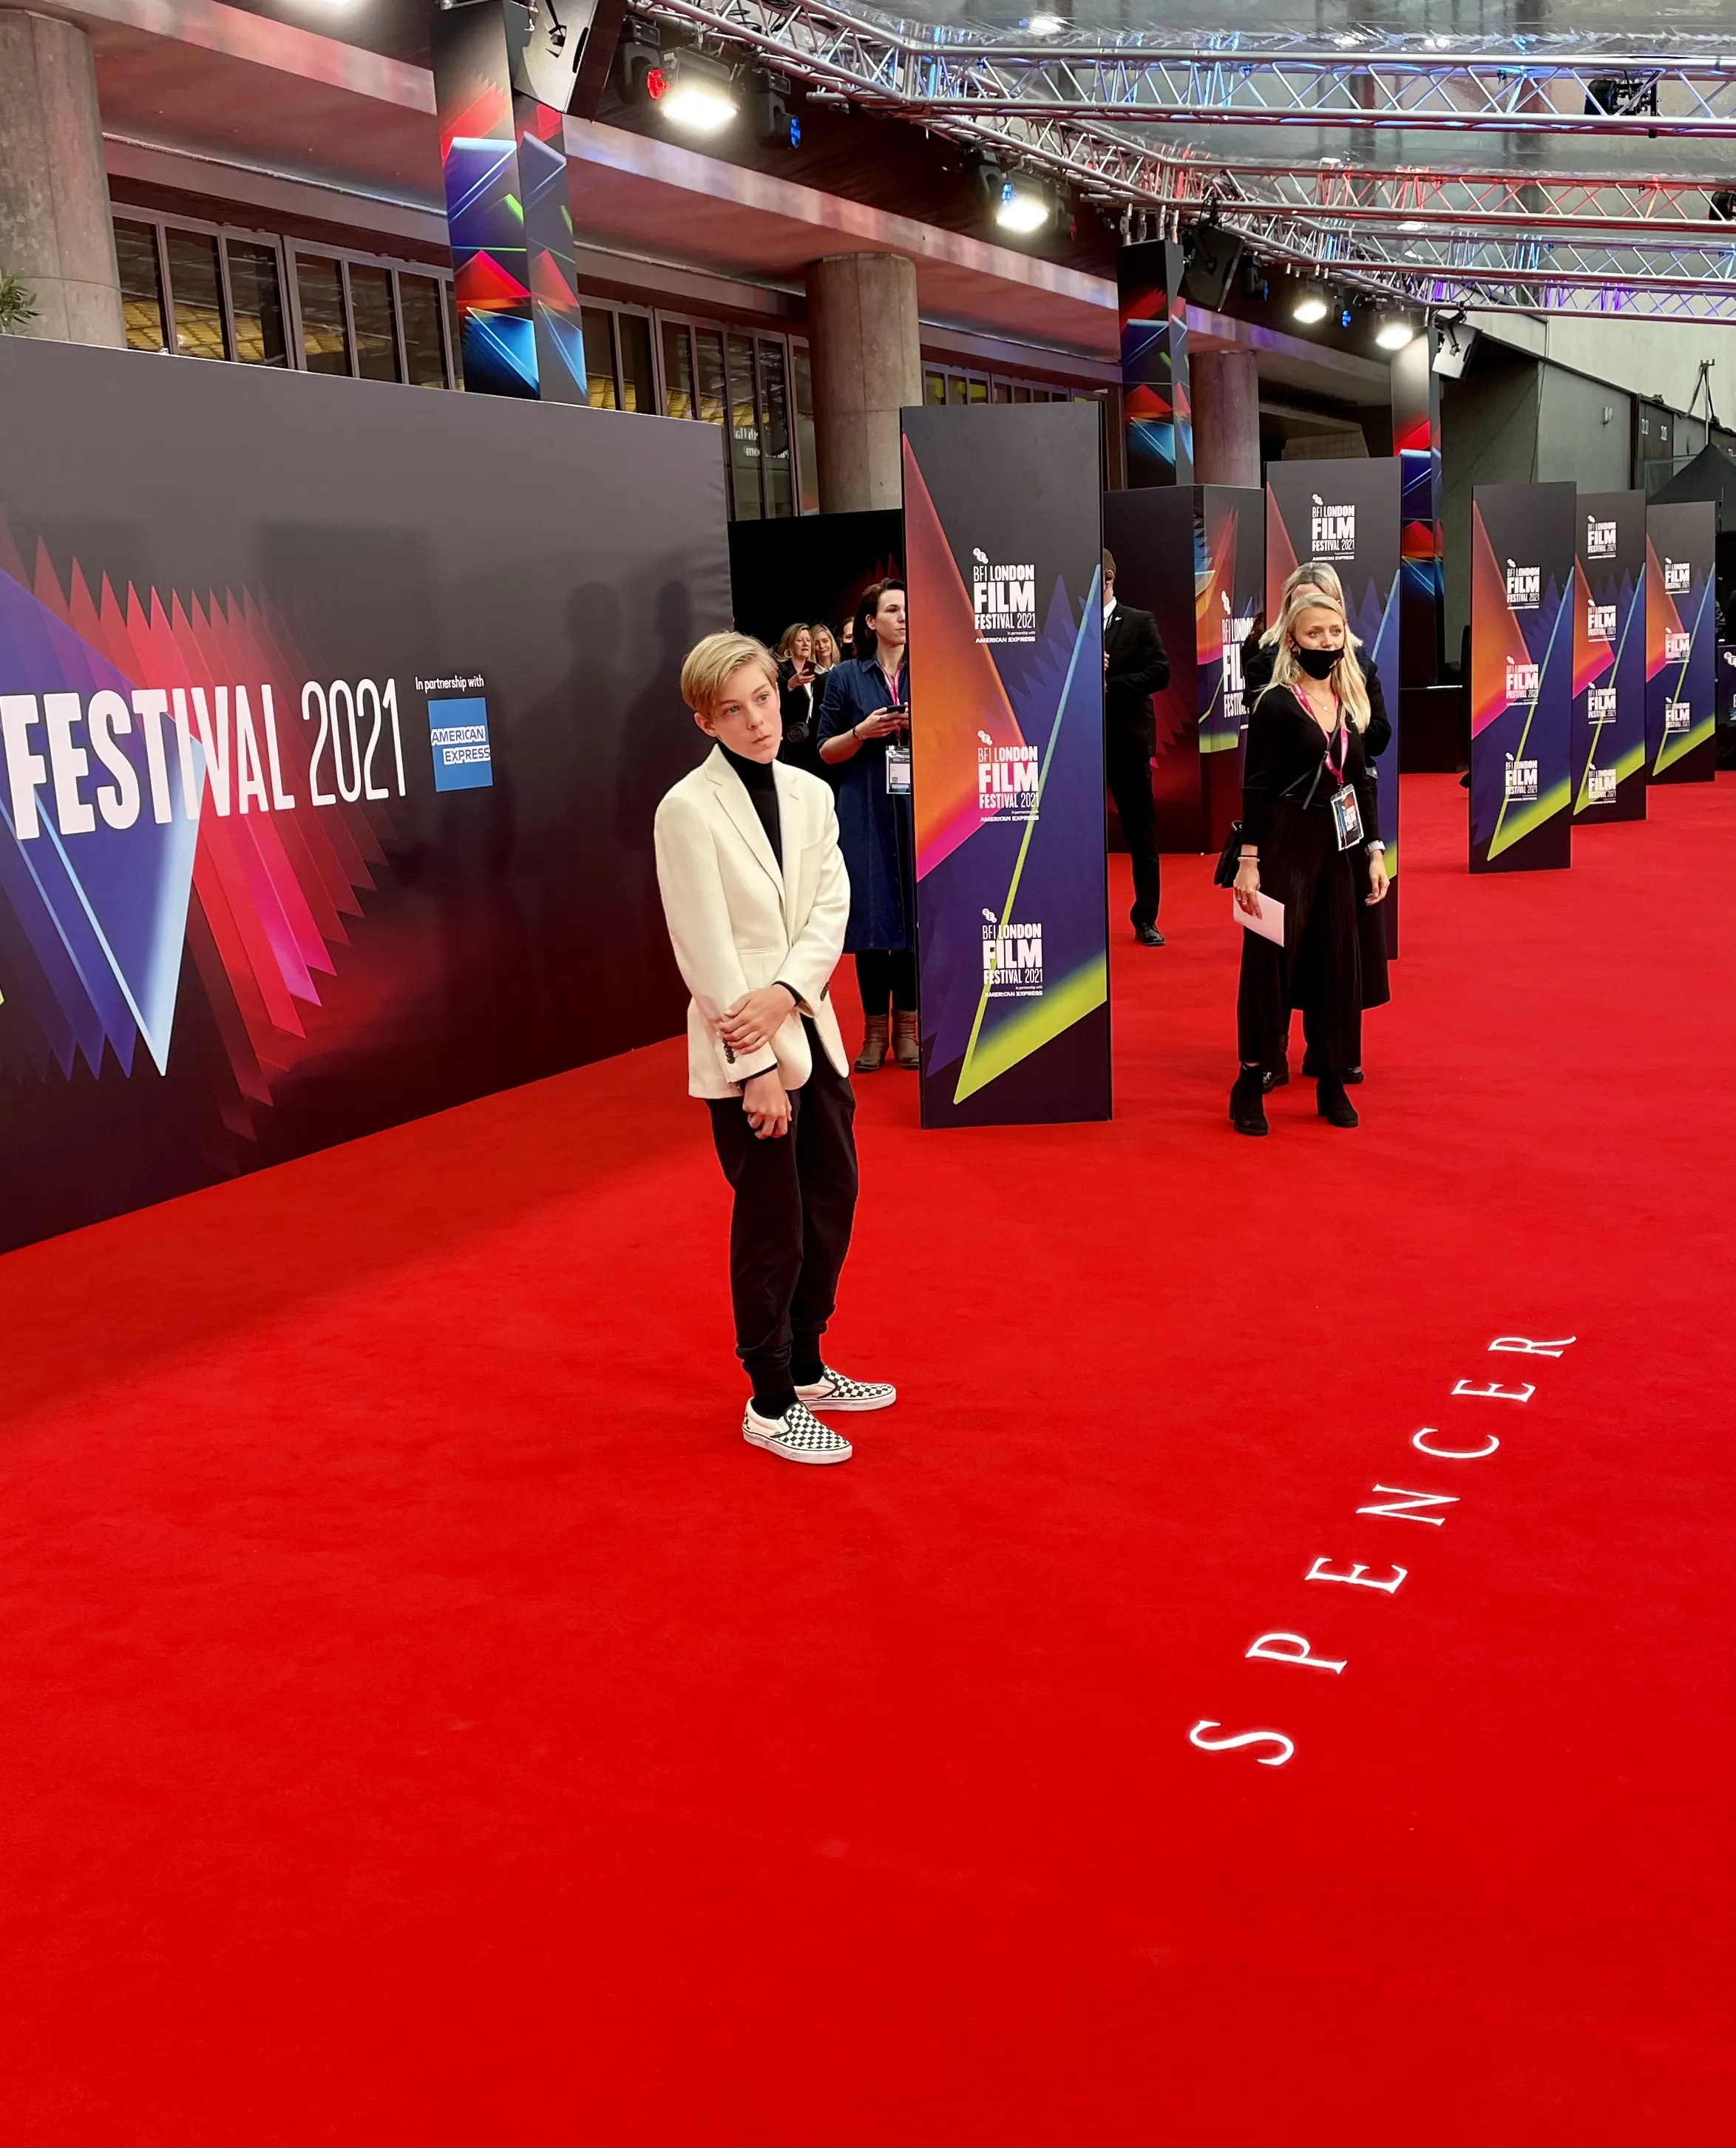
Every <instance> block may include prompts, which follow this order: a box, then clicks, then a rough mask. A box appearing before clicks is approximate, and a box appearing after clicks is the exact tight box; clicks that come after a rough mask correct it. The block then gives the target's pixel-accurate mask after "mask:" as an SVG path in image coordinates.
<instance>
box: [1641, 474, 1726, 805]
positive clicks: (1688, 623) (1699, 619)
mask: <svg viewBox="0 0 1736 2148" xmlns="http://www.w3.org/2000/svg"><path fill="white" fill-rule="evenodd" d="M1717 518H1718V508H1717V504H1716V503H1715V502H1713V501H1712V500H1709V499H1684V500H1679V501H1673V502H1668V503H1666V504H1663V505H1662V506H1659V505H1658V504H1655V503H1654V504H1653V505H1651V506H1650V507H1648V509H1646V542H1647V547H1648V560H1647V565H1646V755H1647V759H1648V762H1649V764H1650V770H1649V780H1651V781H1652V782H1653V783H1709V782H1711V780H1712V779H1713V776H1714V775H1716V774H1717V772H1718V741H1717V737H1716V726H1717V722H1718V710H1717V700H1718V639H1717V637H1718V617H1717V610H1716V607H1715V603H1714V598H1713V585H1714V582H1715V580H1716V562H1715V555H1716V551H1717V547H1718V519H1717Z"/></svg>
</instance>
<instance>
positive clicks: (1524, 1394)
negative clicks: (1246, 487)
mask: <svg viewBox="0 0 1736 2148" xmlns="http://www.w3.org/2000/svg"><path fill="white" fill-rule="evenodd" d="M1577 1341H1578V1337H1577V1336H1573V1335H1563V1336H1560V1337H1557V1338H1556V1340H1555V1341H1553V1342H1538V1341H1533V1338H1532V1337H1530V1336H1528V1335H1498V1336H1497V1337H1495V1339H1494V1341H1493V1343H1490V1345H1489V1348H1490V1350H1491V1351H1492V1352H1493V1351H1504V1352H1507V1353H1510V1354H1514V1355H1518V1356H1520V1357H1525V1358H1559V1357H1560V1356H1561V1355H1562V1353H1563V1352H1564V1351H1566V1350H1568V1349H1571V1348H1572V1347H1573V1344H1574V1343H1576V1342H1577ZM1453 1393H1454V1395H1455V1396H1458V1397H1462V1398H1465V1399H1466V1400H1468V1401H1473V1402H1495V1403H1518V1404H1519V1405H1521V1406H1522V1407H1523V1404H1525V1403H1528V1402H1529V1401H1530V1400H1531V1398H1532V1397H1533V1395H1534V1394H1535V1393H1537V1388H1536V1385H1535V1384H1534V1383H1533V1382H1531V1381H1524V1382H1522V1383H1520V1384H1519V1385H1518V1387H1505V1386H1503V1385H1502V1383H1500V1382H1498V1381H1493V1380H1492V1381H1488V1382H1485V1383H1482V1384H1481V1385H1479V1384H1478V1383H1477V1382H1476V1381H1474V1380H1458V1381H1456V1382H1455V1383H1454V1384H1453ZM1411 1445H1412V1447H1413V1448H1415V1449H1416V1450H1417V1453H1419V1454H1427V1455H1429V1456H1431V1457H1432V1458H1433V1459H1434V1460H1435V1461H1437V1462H1451V1463H1468V1462H1486V1461H1488V1458H1489V1457H1490V1456H1491V1455H1492V1454H1493V1453H1495V1452H1496V1451H1497V1450H1498V1448H1499V1447H1500V1445H1501V1442H1500V1440H1499V1439H1498V1438H1497V1437H1496V1435H1495V1434H1494V1433H1493V1432H1482V1433H1473V1434H1471V1436H1470V1437H1468V1438H1457V1437H1455V1438H1451V1439H1443V1438H1442V1433H1441V1432H1440V1431H1439V1429H1438V1428H1437V1427H1435V1426H1433V1425H1427V1424H1426V1425H1424V1426H1423V1427H1422V1430H1421V1431H1420V1432H1414V1433H1412V1434H1411ZM1374 1492H1375V1494H1376V1497H1375V1499H1374V1502H1373V1503H1372V1504H1371V1505H1369V1506H1367V1507H1358V1508H1357V1513H1359V1514H1368V1515H1372V1516H1376V1517H1378V1518H1382V1519H1383V1520H1387V1521H1393V1522H1416V1523H1422V1525H1423V1526H1424V1527H1425V1528H1436V1529H1438V1528H1442V1527H1444V1526H1445V1523H1446V1520H1447V1517H1446V1515H1445V1514H1444V1513H1432V1512H1431V1511H1430V1510H1431V1509H1432V1508H1439V1507H1456V1506H1457V1505H1458V1503H1459V1497H1460V1495H1459V1494H1458V1493H1457V1492H1417V1491H1412V1490H1409V1489H1407V1488H1405V1487H1402V1486H1400V1485H1397V1484H1377V1485H1376V1486H1375V1487H1374ZM1409 1572H1410V1568H1408V1567H1405V1566H1398V1565H1396V1564H1395V1565H1393V1566H1392V1567H1391V1568H1388V1569H1387V1571H1386V1572H1384V1573H1376V1572H1375V1571H1374V1570H1373V1568H1371V1567H1367V1566H1365V1565H1363V1564H1362V1563H1361V1562H1360V1561H1358V1560H1352V1561H1350V1562H1349V1563H1348V1564H1347V1565H1346V1566H1337V1565H1335V1564H1334V1563H1333V1562H1332V1558H1330V1557H1322V1558H1317V1559H1316V1560H1315V1561H1314V1563H1313V1564H1312V1566H1311V1567H1310V1568H1308V1570H1307V1573H1305V1574H1304V1575H1303V1576H1302V1578H1303V1580H1304V1581H1315V1582H1325V1583H1340V1584H1342V1586H1343V1587H1345V1588H1367V1589H1372V1590H1373V1591H1374V1592H1375V1593H1377V1595H1382V1596H1387V1597H1392V1596H1396V1595H1397V1593H1398V1591H1399V1588H1401V1587H1402V1584H1403V1582H1404V1580H1405V1578H1406V1576H1407V1574H1408V1573H1409ZM1247 1658H1248V1659H1250V1660H1253V1659H1257V1660H1258V1661H1260V1662H1262V1663H1271V1664H1289V1665H1290V1666H1292V1668H1293V1669H1299V1670H1311V1671H1324V1672H1325V1673H1326V1674H1327V1676H1328V1677H1330V1678H1342V1676H1343V1674H1344V1671H1345V1669H1346V1668H1347V1665H1348V1663H1349V1660H1350V1659H1349V1658H1348V1657H1347V1656H1346V1657H1342V1658H1340V1657H1332V1656H1323V1655H1316V1654H1315V1653H1314V1647H1313V1644H1312V1641H1311V1640H1310V1639H1309V1638H1308V1636H1307V1634H1292V1633H1283V1632H1274V1633H1270V1634H1257V1635H1256V1636H1255V1638H1254V1639H1253V1641H1252V1643H1251V1644H1250V1645H1249V1647H1248V1649H1247ZM1223 1727H1224V1726H1223V1725H1222V1724H1221V1723H1218V1722H1215V1721H1214V1720H1213V1719H1212V1718H1211V1717H1209V1716H1205V1717H1202V1719H1200V1721H1199V1722H1197V1723H1196V1724H1194V1726H1193V1728H1192V1730H1190V1731H1189V1732H1188V1734H1187V1736H1188V1740H1189V1743H1190V1744H1194V1745H1197V1747H1198V1748H1199V1749H1200V1750H1201V1751H1202V1753H1240V1752H1248V1753H1252V1754H1254V1755H1255V1757H1256V1759H1257V1764H1258V1765H1259V1766H1261V1767H1262V1768H1282V1767H1283V1766H1284V1765H1285V1764H1286V1763H1287V1761H1288V1760H1289V1759H1292V1756H1293V1755H1294V1754H1295V1752H1296V1741H1295V1739H1293V1738H1291V1737H1290V1736H1288V1735H1287V1734H1286V1733H1285V1732H1284V1731H1282V1730H1267V1729H1258V1730H1237V1731H1232V1732H1230V1733H1229V1734H1227V1735H1225V1736H1222V1737H1220V1736H1217V1735H1214V1734H1215V1733H1217V1732H1220V1731H1222V1729H1223ZM1267 1745H1269V1746H1271V1747H1272V1748H1273V1750H1272V1751H1271V1752H1260V1751H1259V1750H1258V1749H1259V1748H1260V1747H1262V1746H1267Z"/></svg>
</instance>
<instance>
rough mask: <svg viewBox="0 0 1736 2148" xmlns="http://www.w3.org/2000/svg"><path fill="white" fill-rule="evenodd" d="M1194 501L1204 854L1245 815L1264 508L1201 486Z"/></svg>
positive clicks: (1229, 491)
mask: <svg viewBox="0 0 1736 2148" xmlns="http://www.w3.org/2000/svg"><path fill="white" fill-rule="evenodd" d="M1193 497H1194V511H1193V637H1194V697H1195V706H1196V708H1197V710H1198V719H1197V720H1198V727H1199V739H1200V775H1201V780H1202V784H1203V786H1204V799H1205V812H1206V848H1207V850H1208V851H1215V850H1220V849H1222V846H1223V841H1224V838H1225V837H1226V836H1227V835H1228V834H1229V832H1230V824H1231V823H1232V821H1235V820H1236V819H1237V817H1238V816H1240V814H1241V811H1242V744H1243V741H1244V740H1246V738H1247V691H1246V689H1245V688H1244V687H1243V685H1242V644H1243V643H1244V642H1245V641H1246V640H1247V638H1248V636H1249V635H1250V634H1252V632H1253V630H1254V619H1255V615H1257V612H1258V611H1259V610H1260V606H1261V604H1262V601H1263V598H1264V592H1265V580H1266V577H1265V571H1264V570H1265V564H1266V531H1265V528H1264V520H1263V512H1262V510H1263V508H1264V504H1265V503H1264V502H1263V500H1262V498H1261V496H1260V493H1259V491H1258V490H1257V488H1255V487H1252V486H1242V485H1228V484H1200V485H1196V486H1195V487H1194V493H1193Z"/></svg>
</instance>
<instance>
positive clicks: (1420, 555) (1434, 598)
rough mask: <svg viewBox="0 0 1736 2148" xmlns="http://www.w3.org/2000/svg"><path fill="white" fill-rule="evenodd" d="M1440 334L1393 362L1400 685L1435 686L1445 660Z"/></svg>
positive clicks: (1426, 334) (1428, 335) (1412, 345)
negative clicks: (1438, 374)
mask: <svg viewBox="0 0 1736 2148" xmlns="http://www.w3.org/2000/svg"><path fill="white" fill-rule="evenodd" d="M1434 359H1435V331H1434V329H1432V328H1430V329H1424V330H1423V331H1422V334H1420V335H1417V336H1413V337H1412V339H1411V340H1410V342H1408V343H1407V344H1406V345H1405V347H1404V349H1402V350H1401V351H1395V352H1394V353H1393V356H1392V447H1393V451H1394V452H1395V453H1396V454H1397V457H1398V518H1399V560H1400V567H1399V583H1398V588H1399V599H1398V678H1399V683H1400V685H1405V686H1432V685H1436V684H1437V681H1438V680H1439V679H1440V676H1441V665H1442V660H1443V658H1444V656H1445V654H1446V650H1445V637H1446V631H1447V628H1446V607H1445V603H1444V597H1445V585H1444V580H1443V576H1442V565H1441V384H1440V381H1439V380H1438V379H1437V377H1436V374H1435V369H1434Z"/></svg>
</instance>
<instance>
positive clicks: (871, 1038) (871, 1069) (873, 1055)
mask: <svg viewBox="0 0 1736 2148" xmlns="http://www.w3.org/2000/svg"><path fill="white" fill-rule="evenodd" d="M886 1029H887V1022H886V1016H884V1015H883V1014H871V1015H870V1016H869V1017H868V1021H867V1030H866V1034H865V1036H864V1037H863V1039H862V1048H861V1050H860V1051H859V1052H858V1053H857V1054H856V1061H855V1071H856V1072H857V1073H858V1074H878V1073H879V1071H880V1070H881V1067H882V1066H885V1065H886Z"/></svg>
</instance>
